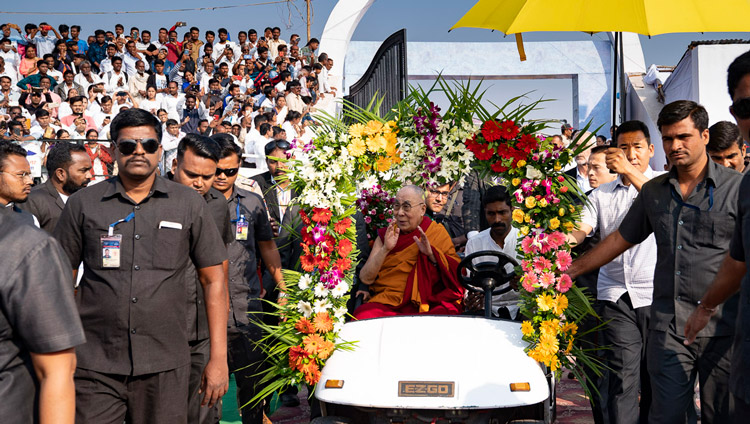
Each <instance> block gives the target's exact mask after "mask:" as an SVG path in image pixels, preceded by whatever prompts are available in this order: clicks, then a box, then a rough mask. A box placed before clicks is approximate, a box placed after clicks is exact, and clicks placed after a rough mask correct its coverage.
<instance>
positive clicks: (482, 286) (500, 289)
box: [457, 250, 518, 297]
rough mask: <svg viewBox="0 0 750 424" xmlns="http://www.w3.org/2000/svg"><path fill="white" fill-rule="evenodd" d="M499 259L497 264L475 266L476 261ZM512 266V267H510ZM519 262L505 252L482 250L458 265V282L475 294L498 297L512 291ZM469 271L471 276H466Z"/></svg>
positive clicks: (484, 263) (485, 263)
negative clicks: (490, 258) (511, 283)
mask: <svg viewBox="0 0 750 424" xmlns="http://www.w3.org/2000/svg"><path fill="white" fill-rule="evenodd" d="M488 256H490V257H494V258H497V262H482V263H478V264H475V263H474V260H475V259H477V258H485V257H488ZM508 265H511V267H508ZM516 266H518V261H516V260H515V259H513V258H511V257H510V256H508V255H506V254H505V253H503V252H498V251H495V250H482V251H479V252H474V253H472V254H471V255H468V256H466V257H465V258H463V260H461V263H459V264H458V270H457V273H458V281H459V282H460V283H461V285H463V286H464V287H465V288H466V289H467V290H469V291H471V292H474V293H484V294H485V297H487V296H486V295H487V294H492V295H498V294H503V293H507V292H509V291H510V290H511V287H510V284H509V283H510V281H511V280H512V279H513V277H514V276H515V270H514V269H513V268H515V267H516ZM465 271H468V273H469V276H466V275H464V274H465Z"/></svg>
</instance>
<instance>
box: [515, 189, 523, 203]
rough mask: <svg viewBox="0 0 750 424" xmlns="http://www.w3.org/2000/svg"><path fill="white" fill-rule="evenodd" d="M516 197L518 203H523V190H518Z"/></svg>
mask: <svg viewBox="0 0 750 424" xmlns="http://www.w3.org/2000/svg"><path fill="white" fill-rule="evenodd" d="M513 195H514V196H516V202H518V203H523V201H524V198H523V194H521V190H516V191H515V193H513Z"/></svg>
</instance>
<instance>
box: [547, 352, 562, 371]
mask: <svg viewBox="0 0 750 424" xmlns="http://www.w3.org/2000/svg"><path fill="white" fill-rule="evenodd" d="M549 362H550V363H549V369H550V371H552V372H555V371H557V370H558V369H560V360H559V359H558V358H557V355H555V356H553V357H552V358H550V361H549Z"/></svg>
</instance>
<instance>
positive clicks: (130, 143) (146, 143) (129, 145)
mask: <svg viewBox="0 0 750 424" xmlns="http://www.w3.org/2000/svg"><path fill="white" fill-rule="evenodd" d="M139 143H140V145H141V147H143V150H145V151H146V153H149V154H151V153H156V151H157V150H159V142H158V141H157V140H155V139H153V138H147V139H145V140H120V141H118V142H117V150H119V151H120V153H122V154H123V155H125V156H129V155H132V154H133V153H134V152H135V149H136V148H137V147H138V144H139Z"/></svg>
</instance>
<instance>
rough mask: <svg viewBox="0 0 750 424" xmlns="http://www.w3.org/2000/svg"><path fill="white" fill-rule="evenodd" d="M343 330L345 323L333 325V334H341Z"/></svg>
mask: <svg viewBox="0 0 750 424" xmlns="http://www.w3.org/2000/svg"><path fill="white" fill-rule="evenodd" d="M343 329H344V323H343V322H341V321H339V322H337V323H335V324H333V332H334V333H339V332H341V330H343Z"/></svg>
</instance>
